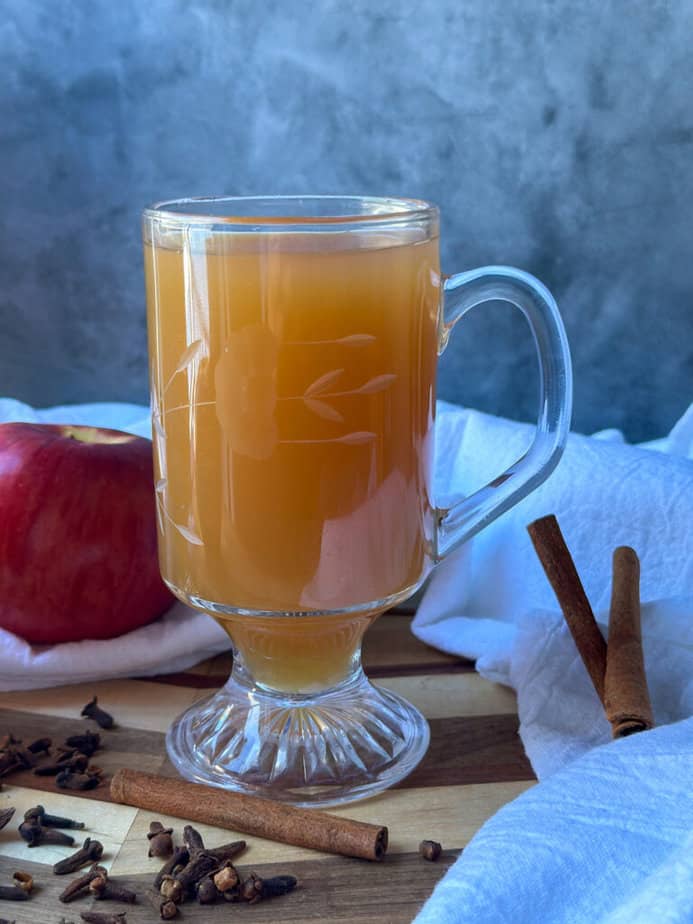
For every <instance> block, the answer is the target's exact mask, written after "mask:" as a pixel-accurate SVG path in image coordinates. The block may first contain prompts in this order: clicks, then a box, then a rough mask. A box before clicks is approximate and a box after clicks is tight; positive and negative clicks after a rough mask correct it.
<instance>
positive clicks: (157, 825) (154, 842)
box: [147, 821, 173, 859]
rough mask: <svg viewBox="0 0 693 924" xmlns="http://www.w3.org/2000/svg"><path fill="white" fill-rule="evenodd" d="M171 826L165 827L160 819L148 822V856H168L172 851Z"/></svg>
mask: <svg viewBox="0 0 693 924" xmlns="http://www.w3.org/2000/svg"><path fill="white" fill-rule="evenodd" d="M172 834H173V828H165V827H164V826H163V825H162V824H161V822H160V821H152V822H150V824H149V833H148V834H147V837H148V838H149V852H148V854H147V856H149V857H160V858H161V859H164V858H165V857H170V856H171V854H172V853H173V838H172V837H171V835H172Z"/></svg>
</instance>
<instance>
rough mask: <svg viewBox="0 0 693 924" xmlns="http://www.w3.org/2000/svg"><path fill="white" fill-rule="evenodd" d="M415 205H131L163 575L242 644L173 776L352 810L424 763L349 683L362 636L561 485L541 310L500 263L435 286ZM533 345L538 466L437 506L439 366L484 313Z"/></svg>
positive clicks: (535, 292) (418, 749) (264, 201)
mask: <svg viewBox="0 0 693 924" xmlns="http://www.w3.org/2000/svg"><path fill="white" fill-rule="evenodd" d="M438 236H439V216H438V209H437V208H436V207H435V206H433V205H430V204H428V203H426V202H422V201H418V200H412V199H385V198H361V197H346V198H341V197H322V196H305V197H270V198H208V199H183V200H179V201H173V202H165V203H161V204H159V205H157V206H154V207H152V208H149V209H147V210H146V211H145V212H144V249H145V270H146V285H147V305H148V328H149V348H150V366H151V393H152V432H153V443H154V464H155V478H156V486H155V487H156V497H157V511H158V530H159V557H160V564H161V571H162V574H163V577H164V580H165V581H166V583H167V584H168V586H169V587H170V588H171V590H172V591H173V593H174V594H175V595H176V596H177V597H178V598H179V599H180V600H182V601H184V602H185V603H187V604H189V605H190V606H193V607H196V608H198V609H201V610H204V611H205V612H207V613H209V614H210V615H211V616H213V617H214V618H215V619H216V620H217V621H218V622H219V624H220V625H221V626H222V627H223V628H224V629H225V630H226V631H227V632H228V634H229V636H230V638H231V641H232V645H233V657H234V660H233V670H232V673H231V677H230V678H229V681H228V682H227V684H226V686H225V687H224V688H223V689H222V690H220V691H219V692H218V693H215V694H214V695H212V696H210V697H209V698H207V699H206V700H203V701H202V702H198V703H195V704H194V705H193V706H192V707H191V708H190V709H188V710H187V712H185V713H184V714H183V715H182V716H180V717H179V718H178V719H177V720H176V721H175V723H174V724H173V726H172V727H171V729H170V730H169V733H168V737H167V745H168V750H169V755H170V757H171V759H172V761H173V763H174V764H175V766H176V767H177V769H178V770H179V771H180V772H181V773H182V774H183V776H185V777H187V778H189V779H192V780H195V781H198V782H205V783H210V784H214V785H218V786H223V787H227V788H231V789H237V790H240V791H244V792H248V793H253V794H257V795H267V796H270V797H272V798H275V799H279V800H283V801H287V802H291V803H294V804H298V805H329V804H338V803H341V802H346V801H349V800H352V799H356V798H362V797H365V796H368V795H371V794H373V793H375V792H378V791H380V790H382V789H385V788H386V787H389V786H391V785H393V784H394V783H396V782H397V781H398V780H400V779H402V778H403V777H404V776H406V775H407V774H408V773H409V772H410V771H411V770H412V769H413V768H414V767H415V766H416V765H417V763H418V762H419V761H420V760H421V758H422V757H423V755H424V754H425V752H426V749H427V746H428V740H429V730H428V725H427V723H426V721H425V719H424V718H423V716H422V715H421V714H420V713H419V712H418V710H417V709H415V708H414V707H413V706H412V705H411V704H409V703H408V702H406V701H405V700H403V699H402V698H401V697H399V696H396V695H395V694H394V693H391V692H389V691H388V690H386V689H382V688H379V687H374V686H373V685H372V684H370V683H369V681H368V680H367V679H366V677H365V675H364V673H363V670H362V668H361V660H360V650H361V640H362V637H363V634H364V632H365V631H366V629H367V628H368V627H369V626H370V624H371V623H372V622H373V620H374V619H375V618H376V617H377V616H378V615H379V614H381V613H382V612H383V611H385V610H386V609H388V608H389V607H392V606H394V605H395V604H397V603H400V602H401V601H403V600H405V599H406V598H407V597H409V596H410V595H411V594H413V593H414V591H415V590H416V589H417V588H418V587H420V586H421V584H422V583H423V581H424V580H425V578H426V577H427V576H428V574H429V573H430V572H431V570H432V568H433V567H434V565H435V564H436V563H437V562H439V561H440V560H441V559H442V558H444V557H445V556H446V555H447V554H448V553H449V552H450V551H451V550H452V549H453V548H455V547H456V546H457V545H458V544H459V543H461V542H462V541H463V540H465V539H467V538H468V537H469V536H471V535H473V534H474V533H475V532H477V531H478V530H479V529H481V528H483V527H484V526H485V525H487V524H488V523H489V522H490V521H491V520H492V519H494V518H495V517H497V516H498V515H499V514H500V513H502V512H503V511H504V510H507V509H508V508H509V507H510V506H512V505H513V504H515V503H517V501H519V500H520V499H521V498H522V497H524V496H525V495H526V494H527V493H528V492H529V491H531V490H532V489H533V488H535V487H536V486H537V485H538V484H540V483H541V482H542V481H543V480H544V479H545V478H546V477H547V476H548V475H549V474H550V472H551V471H552V469H553V468H554V466H555V465H556V463H557V462H558V459H559V458H560V455H561V453H562V450H563V446H564V443H565V439H566V436H567V432H568V427H569V419H570V407H571V372H570V357H569V353H568V346H567V342H566V338H565V332H564V329H563V325H562V322H561V319H560V316H559V314H558V310H557V308H556V304H555V302H554V300H553V299H552V297H551V295H550V293H549V292H548V291H547V290H546V289H545V288H544V286H543V285H542V284H541V283H540V282H538V281H537V280H536V279H534V278H533V277H531V276H529V275H527V274H526V273H523V272H520V271H519V270H515V269H510V268H506V267H487V268H484V269H478V270H473V271H471V272H466V273H460V274H457V275H454V276H451V277H445V276H442V275H441V272H440V267H439V255H438ZM491 299H502V300H505V301H508V302H511V303H512V304H514V305H516V306H517V307H518V308H520V310H521V311H522V312H523V313H524V315H525V317H526V318H527V320H528V322H529V325H530V328H531V330H532V333H533V335H534V338H535V341H536V345H537V352H538V359H539V366H540V370H541V394H540V409H539V419H538V423H537V431H536V436H535V439H534V442H533V444H532V446H531V448H530V449H529V451H528V452H527V453H526V454H525V455H524V456H523V457H522V458H521V459H520V460H518V461H517V462H516V463H515V464H514V465H512V466H511V467H510V468H509V469H508V470H507V471H506V472H504V473H503V474H501V475H500V476H499V477H497V478H495V479H494V480H493V481H492V482H491V483H490V484H489V485H487V486H486V487H484V488H482V489H481V490H479V491H478V492H476V493H475V494H472V495H471V496H469V497H465V498H460V499H459V500H457V501H456V502H455V503H453V504H452V505H450V506H446V507H444V508H441V507H438V506H436V503H435V499H434V498H433V496H432V483H433V423H434V416H435V391H436V367H437V360H438V355H439V354H440V353H441V352H442V351H443V349H444V348H445V346H446V344H447V341H448V336H449V334H450V331H451V329H452V327H453V325H454V324H455V323H456V322H457V320H458V319H459V318H460V317H462V315H464V314H465V312H466V311H467V310H468V309H470V308H472V307H473V306H475V305H478V304H480V303H483V302H486V301H489V300H491Z"/></svg>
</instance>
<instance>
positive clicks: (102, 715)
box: [80, 696, 115, 728]
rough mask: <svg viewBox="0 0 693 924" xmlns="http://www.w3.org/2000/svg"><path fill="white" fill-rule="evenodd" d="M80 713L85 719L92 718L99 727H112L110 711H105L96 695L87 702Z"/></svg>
mask: <svg viewBox="0 0 693 924" xmlns="http://www.w3.org/2000/svg"><path fill="white" fill-rule="evenodd" d="M80 715H82V716H84V717H85V718H87V719H93V720H94V722H96V724H97V725H98V726H99V727H100V728H113V725H114V724H115V723H114V721H113V716H112V715H111V714H110V712H106V710H105V709H102V708H101V707H100V706H99V702H98V699H97V697H96V696H95V697H94V698H93V699H91V700H90V701H89V702H88V703H87V705H86V706H85V707H84V709H82V711H81V712H80Z"/></svg>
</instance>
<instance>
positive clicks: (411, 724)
mask: <svg viewBox="0 0 693 924" xmlns="http://www.w3.org/2000/svg"><path fill="white" fill-rule="evenodd" d="M245 673H246V672H245V671H243V670H237V669H234V672H233V674H232V675H231V677H230V678H229V681H228V682H227V684H226V685H225V686H224V687H223V688H222V689H221V690H219V691H218V692H217V693H214V694H213V695H212V696H209V697H208V698H207V699H204V700H202V701H200V702H197V703H195V704H194V705H193V706H191V707H190V708H189V709H188V710H187V711H186V712H184V713H183V714H182V715H181V716H180V717H179V718H178V719H177V720H176V721H175V722H174V723H173V725H172V726H171V728H170V729H169V731H168V734H167V737H166V745H167V748H168V753H169V756H170V758H171V760H172V762H173V764H174V766H175V767H176V769H177V770H178V771H179V772H180V773H181V774H182V775H183V776H184V777H186V778H187V779H189V780H192V781H193V782H196V783H206V784H208V785H213V786H220V787H222V788H224V789H233V790H237V791H239V792H244V793H247V794H250V795H255V796H264V797H267V798H271V799H275V800H278V801H281V802H288V803H291V804H293V805H299V806H327V805H339V804H342V803H345V802H352V801H354V800H356V799H364V798H366V797H368V796H372V795H374V794H376V793H378V792H381V791H382V790H384V789H387V788H389V787H390V786H393V785H394V784H395V783H397V782H399V781H400V780H401V779H403V778H404V777H405V776H407V775H408V774H409V773H411V771H412V770H413V769H414V768H415V767H416V765H417V764H418V763H419V761H420V760H421V758H422V757H423V756H424V754H425V753H426V750H427V748H428V743H429V738H430V733H429V728H428V723H427V722H426V720H425V719H424V717H423V716H422V715H421V713H420V712H419V711H418V709H415V708H414V707H413V706H412V705H411V704H410V703H408V702H406V700H403V699H402V698H401V697H399V696H397V695H396V694H394V693H391V692H390V691H389V690H384V689H381V688H378V687H375V686H373V684H371V683H370V682H369V681H368V680H367V678H366V677H365V675H364V674H363V672H362V671H361V670H360V669H359V670H358V671H357V672H356V674H355V675H354V676H352V677H351V678H350V679H349V680H348V681H347V682H345V683H343V684H340V685H339V686H337V687H334V688H332V689H329V690H324V691H321V692H320V693H315V694H309V695H299V694H288V693H282V692H279V691H274V690H267V689H264V688H262V687H259V686H258V685H257V684H255V683H254V682H253V681H252V678H250V677H249V676H244V674H245Z"/></svg>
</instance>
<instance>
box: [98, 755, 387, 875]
mask: <svg viewBox="0 0 693 924" xmlns="http://www.w3.org/2000/svg"><path fill="white" fill-rule="evenodd" d="M111 798H112V799H113V800H114V801H115V802H122V803H125V804H126V805H135V806H137V807H138V808H143V809H148V810H149V811H151V812H155V813H157V814H165V815H174V816H176V817H177V818H185V819H189V820H191V821H199V822H201V823H203V824H209V825H216V826H217V827H219V828H230V829H231V830H233V831H240V832H242V833H244V834H254V835H256V836H257V837H266V838H268V839H269V840H273V841H281V842H282V843H284V844H295V845H296V846H298V847H309V848H312V849H313V850H321V851H324V852H325V853H339V854H343V855H344V856H347V857H362V858H363V859H364V860H381V859H382V858H383V856H384V854H385V851H386V850H387V838H388V831H387V828H386V827H383V826H380V825H372V824H367V823H366V822H362V821H353V820H351V819H348V818H337V817H336V816H334V815H328V814H326V813H324V812H319V811H316V810H313V809H301V808H295V807H294V806H291V805H285V804H284V803H281V802H273V801H272V800H270V799H261V798H259V797H257V796H247V795H244V794H243V793H237V792H230V791H229V790H227V789H217V788H214V787H211V786H203V785H201V784H200V783H188V782H186V781H185V780H181V779H172V778H170V777H163V776H156V775H155V774H153V773H142V772H140V771H138V770H128V769H121V770H118V771H117V772H116V773H115V774H114V776H113V779H112V780H111Z"/></svg>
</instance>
